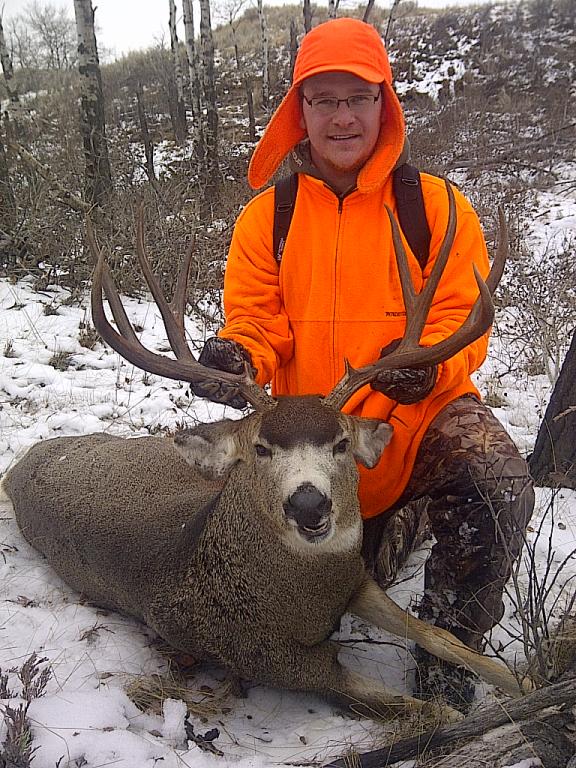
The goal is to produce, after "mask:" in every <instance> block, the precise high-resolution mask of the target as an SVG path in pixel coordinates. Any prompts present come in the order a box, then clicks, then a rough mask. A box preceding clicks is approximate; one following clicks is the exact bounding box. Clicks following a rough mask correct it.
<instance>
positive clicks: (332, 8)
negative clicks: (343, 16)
mask: <svg viewBox="0 0 576 768" xmlns="http://www.w3.org/2000/svg"><path fill="white" fill-rule="evenodd" d="M328 18H329V19H335V18H336V0H328Z"/></svg>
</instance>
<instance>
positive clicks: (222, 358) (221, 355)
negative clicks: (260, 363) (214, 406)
mask: <svg viewBox="0 0 576 768" xmlns="http://www.w3.org/2000/svg"><path fill="white" fill-rule="evenodd" d="M198 362H199V363H200V364H201V365H204V366H206V367H207V368H216V369H217V370H219V371H227V372H228V373H238V374H240V373H244V369H245V367H246V363H248V365H249V366H250V367H251V368H252V375H253V376H255V375H256V369H255V368H254V367H253V366H252V360H251V358H250V354H249V353H248V352H247V351H246V350H245V349H244V347H243V346H242V345H241V344H238V343H237V342H235V341H232V340H231V339H221V338H219V337H218V336H213V337H212V338H210V339H207V341H206V343H205V344H204V348H203V349H202V352H200V356H199V358H198ZM190 387H191V389H192V392H194V394H195V395H196V396H197V397H204V398H207V399H208V400H211V401H212V402H213V403H222V404H223V405H230V406H231V407H232V408H238V410H241V409H242V408H246V406H247V405H248V403H247V402H246V400H245V399H244V398H243V397H242V395H241V394H240V393H239V392H238V388H237V387H236V386H235V385H234V384H227V383H226V382H220V381H216V382H215V381H192V382H191V383H190Z"/></svg>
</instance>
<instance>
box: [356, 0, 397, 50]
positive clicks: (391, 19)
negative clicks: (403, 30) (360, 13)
mask: <svg viewBox="0 0 576 768" xmlns="http://www.w3.org/2000/svg"><path fill="white" fill-rule="evenodd" d="M400 3H401V0H394V1H393V3H392V6H391V7H390V13H389V14H388V21H387V23H386V31H385V32H384V45H388V41H389V39H390V33H391V32H392V25H393V24H394V18H395V16H396V11H397V10H398V6H399V5H400ZM373 5H374V0H368V5H367V6H366V11H365V12H364V21H367V20H368V16H369V14H370V11H371V10H372V6H373Z"/></svg>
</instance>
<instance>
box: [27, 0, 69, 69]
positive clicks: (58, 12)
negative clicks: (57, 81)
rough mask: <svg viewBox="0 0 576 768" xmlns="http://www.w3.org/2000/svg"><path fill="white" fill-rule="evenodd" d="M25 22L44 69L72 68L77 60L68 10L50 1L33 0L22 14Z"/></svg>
mask: <svg viewBox="0 0 576 768" xmlns="http://www.w3.org/2000/svg"><path fill="white" fill-rule="evenodd" d="M23 18H24V22H25V24H26V25H27V26H28V27H29V29H30V30H31V32H32V35H33V38H34V40H35V43H36V45H37V47H38V50H39V53H40V61H41V64H42V65H43V66H44V67H46V68H47V69H71V68H72V67H74V65H75V63H76V52H75V45H74V43H75V41H74V22H73V21H72V19H71V18H70V17H69V15H68V11H67V10H66V9H65V8H62V7H60V6H57V5H52V3H43V4H42V5H41V4H40V3H39V2H38V0H35V2H33V3H32V4H31V5H29V6H28V7H27V9H26V12H25V14H24V17H23Z"/></svg>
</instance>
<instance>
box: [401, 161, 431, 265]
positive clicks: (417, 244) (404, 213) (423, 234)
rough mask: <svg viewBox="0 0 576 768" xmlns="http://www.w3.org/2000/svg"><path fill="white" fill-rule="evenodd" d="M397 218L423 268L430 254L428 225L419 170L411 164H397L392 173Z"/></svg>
mask: <svg viewBox="0 0 576 768" xmlns="http://www.w3.org/2000/svg"><path fill="white" fill-rule="evenodd" d="M392 183H393V188H394V197H395V198H396V208H397V210H398V220H399V221H400V226H401V227H402V231H403V232H404V235H405V237H406V240H408V245H409V246H410V249H411V250H412V253H413V254H414V256H416V258H417V259H418V263H419V264H420V267H421V268H422V269H424V267H425V266H426V262H427V261H428V256H429V255H430V237H431V236H430V227H429V226H428V220H427V219H426V209H425V208H424V196H423V194H422V183H421V181H420V172H419V171H418V168H415V167H414V166H413V165H408V163H405V164H404V165H401V166H399V167H398V168H396V170H395V171H394V175H393V181H392Z"/></svg>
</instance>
